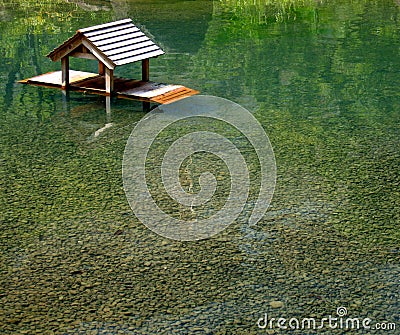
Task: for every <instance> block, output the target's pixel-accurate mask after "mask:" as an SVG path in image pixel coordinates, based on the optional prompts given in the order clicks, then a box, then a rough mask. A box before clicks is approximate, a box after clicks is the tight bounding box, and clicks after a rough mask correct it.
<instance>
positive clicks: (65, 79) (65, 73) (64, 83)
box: [61, 56, 69, 90]
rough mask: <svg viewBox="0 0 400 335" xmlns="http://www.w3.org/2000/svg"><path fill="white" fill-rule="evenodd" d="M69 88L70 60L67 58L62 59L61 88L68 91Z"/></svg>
mask: <svg viewBox="0 0 400 335" xmlns="http://www.w3.org/2000/svg"><path fill="white" fill-rule="evenodd" d="M68 86H69V58H68V56H65V57H63V58H61V88H62V89H63V90H66V89H68Z"/></svg>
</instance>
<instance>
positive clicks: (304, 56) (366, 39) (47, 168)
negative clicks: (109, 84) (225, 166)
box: [0, 0, 400, 334]
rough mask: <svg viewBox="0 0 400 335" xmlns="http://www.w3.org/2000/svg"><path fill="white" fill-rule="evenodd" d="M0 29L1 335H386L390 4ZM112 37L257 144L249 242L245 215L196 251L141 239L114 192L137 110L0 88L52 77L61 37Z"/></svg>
mask: <svg viewBox="0 0 400 335" xmlns="http://www.w3.org/2000/svg"><path fill="white" fill-rule="evenodd" d="M0 17H1V21H0V34H1V39H0V50H1V56H2V62H1V63H0V76H1V77H0V78H1V80H0V106H1V107H0V108H1V109H0V113H1V118H0V153H1V156H0V166H1V168H0V174H1V178H0V192H1V197H0V201H1V202H0V220H1V228H0V237H1V238H0V248H1V253H0V260H1V262H0V271H1V272H0V334H53V333H54V334H155V333H161V334H274V333H276V334H284V333H289V334H291V333H293V334H297V333H298V334H342V333H344V332H346V330H344V329H329V328H324V329H323V330H312V329H311V330H293V329H286V330H279V329H278V328H277V327H275V328H274V329H259V328H258V326H257V321H258V319H259V318H261V317H263V316H264V314H265V313H268V316H269V317H274V318H279V317H283V318H287V319H289V318H299V319H300V320H301V318H312V317H314V318H316V319H321V318H323V317H328V316H329V315H332V316H333V317H335V316H337V315H336V309H337V308H338V307H341V306H343V307H346V308H347V310H348V314H347V316H349V317H352V318H357V317H358V318H366V317H368V318H370V319H372V320H373V321H372V322H371V325H374V324H375V323H377V322H383V323H385V324H386V325H387V326H388V325H389V323H390V324H396V330H391V331H386V330H373V329H371V330H347V331H348V332H349V333H352V334H353V333H354V334H358V333H360V334H398V332H399V329H400V318H399V310H400V302H399V288H400V282H399V278H400V246H399V245H400V242H399V241H400V230H399V222H400V220H399V216H400V215H399V213H400V210H399V201H400V195H399V179H400V178H399V161H400V154H399V142H400V138H399V118H400V117H399V111H400V93H399V87H400V75H399V74H400V73H399V72H400V57H399V56H400V39H399V37H400V23H399V20H400V5H399V3H398V2H396V1H386V0H383V1H363V0H355V1H340V0H335V1H329V2H328V1H318V2H317V1H306V0H304V1H295V0H292V1H289V0H287V1H261V0H259V1H251V2H250V1H249V2H247V1H244V0H243V1H239V0H237V1H234V0H231V1H228V0H227V1H214V2H213V1H161V0H158V1H148V0H146V1H144V0H142V1H125V0H118V1H117V0H111V1H100V0H93V1H90V0H80V1H68V2H67V1H61V0H52V1H50V0H44V1H41V2H37V1H28V0H25V1H22V0H21V1H17V0H15V1H13V2H5V1H3V2H0ZM125 17H130V18H132V19H133V21H134V22H135V24H137V25H138V26H140V27H141V28H142V29H144V30H145V31H146V32H149V33H151V35H152V37H153V38H154V39H155V40H156V41H157V42H158V43H159V44H160V45H161V46H162V47H163V49H164V50H165V51H166V55H164V56H162V57H160V58H158V59H155V60H152V61H151V78H152V79H154V80H157V81H161V82H170V83H177V84H184V85H187V86H188V87H191V88H195V89H198V90H199V91H201V92H202V93H203V94H209V95H215V96H220V97H224V98H227V99H230V100H232V101H235V102H237V103H239V104H241V105H242V106H244V107H245V108H247V109H248V110H249V111H251V112H252V113H253V114H254V116H255V117H256V118H257V120H258V121H259V122H260V123H261V124H262V126H263V127H264V129H265V131H266V133H267V134H268V136H269V139H270V141H271V143H272V146H273V148H274V152H275V156H276V163H277V170H278V178H277V185H276V191H275V194H274V198H273V200H272V203H271V206H270V209H269V211H268V212H267V213H266V215H265V216H264V218H263V219H262V220H261V221H260V222H259V223H258V225H257V226H256V227H253V228H249V227H248V226H247V225H246V222H245V219H246V213H244V214H243V215H242V217H241V218H240V219H239V220H238V222H236V223H234V224H233V225H232V226H230V228H229V229H227V230H226V231H224V232H223V233H220V234H219V235H217V236H215V237H213V238H211V239H207V240H203V241H198V242H176V241H171V240H167V239H164V238H162V237H160V236H158V235H156V234H154V233H153V232H151V231H150V230H148V229H147V228H146V227H145V226H144V225H143V224H142V223H140V222H139V220H138V219H137V218H135V216H134V215H133V213H132V211H131V210H130V208H129V205H128V202H127V200H126V198H125V194H124V190H123V186H122V176H121V164H122V157H123V152H124V147H125V144H126V141H127V139H128V137H129V135H130V133H131V131H132V129H133V128H134V126H135V125H136V123H137V122H138V121H139V120H141V119H142V118H143V117H144V115H145V114H144V113H143V112H141V105H140V104H138V103H135V102H132V101H121V100H116V99H112V103H111V112H110V113H106V108H105V98H104V97H97V96H94V95H84V94H80V93H71V94H70V96H69V98H68V99H66V100H65V99H63V96H62V94H61V92H60V91H58V90H52V89H46V88H39V87H31V86H25V85H20V84H17V83H16V81H17V80H19V79H23V78H27V77H31V76H34V75H37V74H41V73H45V72H48V71H52V70H57V69H59V66H60V64H53V63H51V61H50V60H48V59H46V57H44V56H45V55H46V54H47V53H48V52H49V51H51V50H52V49H53V48H54V47H56V46H57V45H59V44H60V43H61V42H63V41H64V40H66V39H67V38H68V37H70V36H71V35H72V34H73V33H74V32H75V30H77V29H79V28H83V27H87V26H91V25H95V24H100V23H104V22H108V21H112V20H116V19H121V18H125ZM72 66H73V67H74V68H77V67H79V69H82V70H90V71H95V70H96V66H97V65H96V64H95V63H94V62H93V63H92V62H90V61H87V62H86V61H84V62H73V63H72ZM139 73H140V68H139V67H138V66H137V65H129V66H125V67H121V68H120V69H118V71H117V74H120V75H123V76H126V77H135V76H137V75H139ZM193 122H194V124H192V126H193V127H196V129H209V126H208V125H207V124H206V125H204V124H201V120H197V121H196V120H195V121H193ZM196 122H198V125H196ZM107 123H112V126H111V127H110V128H107V129H106V130H105V131H104V132H102V133H101V134H100V135H99V136H95V132H96V131H97V130H98V129H100V128H102V127H104V125H105V124H107ZM218 127H219V126H216V128H218ZM229 131H230V130H229V129H226V130H225V132H226V133H229ZM222 133H224V130H223V131H222ZM155 150H157V148H156V149H155ZM244 150H246V149H245V148H244ZM156 152H157V151H156ZM251 155H253V156H254V153H253V154H252V153H250V156H251ZM214 158H215V157H212V158H209V159H208V160H206V162H207V163H204V166H203V165H202V162H201V161H199V162H198V161H197V160H198V159H199V157H196V158H194V161H196V162H198V163H197V165H196V167H195V169H194V171H193V174H197V173H198V171H197V170H198V168H199V167H201V168H210V169H214V168H215V166H216V164H218V163H217V162H215V161H214ZM257 167H258V166H257V164H253V169H254V171H252V170H251V171H252V173H253V174H254V175H255V176H257V171H256V170H257ZM154 173H156V171H154ZM155 180H157V179H155ZM253 186H254V187H256V186H257V181H256V182H254V185H253ZM222 189H223V187H222ZM160 192H161V191H160ZM225 193H226V192H222V191H221V199H219V198H218V197H219V194H218V196H217V201H216V203H215V206H216V209H217V210H218V208H219V207H218V206H220V205H221V203H223V201H224V199H223V196H225V195H226V194H225ZM160 194H162V193H160ZM252 197H253V198H252ZM253 200H254V194H253V195H251V196H250V199H249V202H250V203H251V201H253ZM160 202H161V203H162V204H161V206H162V207H163V208H164V209H165V210H166V211H168V210H171V211H172V210H175V209H174V208H175V207H173V206H174V205H173V204H171V203H170V202H168V201H167V202H163V199H162V196H161V199H160ZM182 213H183V214H182V215H183V216H185V214H187V211H186V212H185V210H182ZM188 215H189V216H190V213H189V214H188ZM274 301H279V302H281V303H278V304H276V303H272V304H271V302H274ZM282 304H283V305H282ZM278 306H280V307H278Z"/></svg>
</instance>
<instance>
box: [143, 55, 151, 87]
mask: <svg viewBox="0 0 400 335" xmlns="http://www.w3.org/2000/svg"><path fill="white" fill-rule="evenodd" d="M149 80H150V60H149V59H148V58H146V59H143V60H142V81H149Z"/></svg>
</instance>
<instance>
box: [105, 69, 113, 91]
mask: <svg viewBox="0 0 400 335" xmlns="http://www.w3.org/2000/svg"><path fill="white" fill-rule="evenodd" d="M105 79H106V95H110V94H111V93H112V91H113V90H114V70H111V69H109V68H108V67H106V78H105Z"/></svg>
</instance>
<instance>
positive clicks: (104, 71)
mask: <svg viewBox="0 0 400 335" xmlns="http://www.w3.org/2000/svg"><path fill="white" fill-rule="evenodd" d="M105 73H106V70H105V66H104V64H103V63H102V62H100V61H99V74H100V75H102V76H104V74H105Z"/></svg>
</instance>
